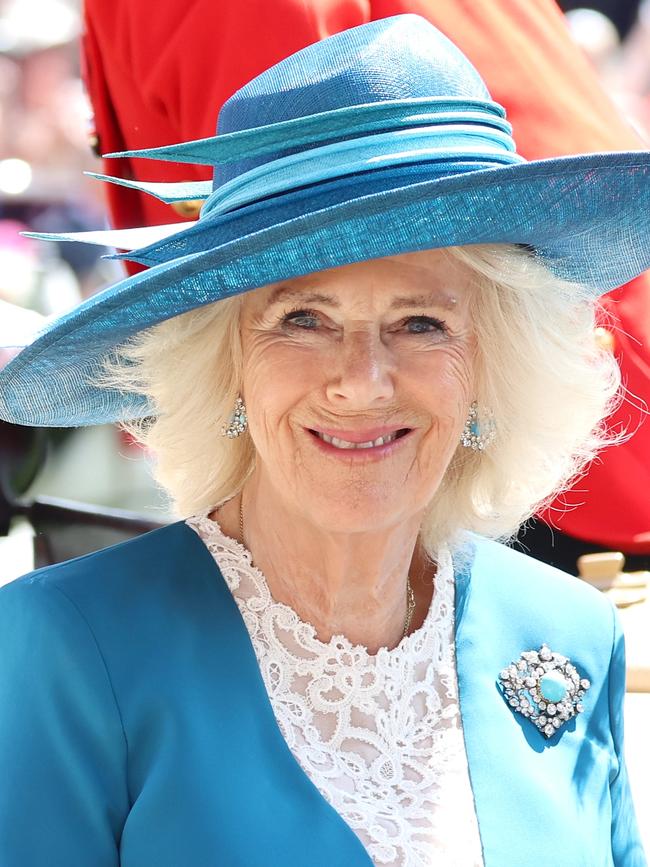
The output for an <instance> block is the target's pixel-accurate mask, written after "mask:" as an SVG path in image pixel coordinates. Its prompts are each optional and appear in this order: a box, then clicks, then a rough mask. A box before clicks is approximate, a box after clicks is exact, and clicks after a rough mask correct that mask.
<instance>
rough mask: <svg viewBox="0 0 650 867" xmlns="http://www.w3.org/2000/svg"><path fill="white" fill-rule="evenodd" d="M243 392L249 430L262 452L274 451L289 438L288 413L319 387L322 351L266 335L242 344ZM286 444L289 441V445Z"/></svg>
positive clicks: (321, 371) (321, 375)
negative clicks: (284, 435) (286, 435)
mask: <svg viewBox="0 0 650 867" xmlns="http://www.w3.org/2000/svg"><path fill="white" fill-rule="evenodd" d="M242 348H243V352H244V364H243V396H244V401H245V403H246V405H247V407H248V419H249V430H250V434H251V437H252V438H253V442H254V443H255V446H256V448H257V450H258V452H260V453H261V454H262V455H264V454H269V453H272V452H275V453H277V451H278V449H280V448H282V445H283V443H284V444H285V445H286V444H287V443H288V442H289V441H288V440H287V439H286V437H283V436H282V434H283V433H288V432H289V428H288V424H289V415H290V413H291V411H292V410H293V409H294V408H295V407H296V406H297V405H298V404H300V403H301V402H302V401H304V400H305V398H307V397H309V396H310V395H313V394H314V392H316V391H318V389H319V388H320V387H322V383H323V375H324V374H323V371H325V370H327V369H328V365H327V364H325V363H324V360H323V358H322V353H319V352H317V351H315V350H314V349H313V348H310V349H309V350H307V349H306V348H304V347H300V346H295V345H292V344H290V343H287V342H286V341H280V340H277V339H273V338H270V337H268V336H266V335H263V336H260V337H259V338H257V339H252V340H250V341H248V343H247V344H246V343H244V344H243V347H242ZM289 447H290V445H289Z"/></svg>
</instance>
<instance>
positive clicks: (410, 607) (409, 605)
mask: <svg viewBox="0 0 650 867" xmlns="http://www.w3.org/2000/svg"><path fill="white" fill-rule="evenodd" d="M239 533H240V535H241V543H242V545H244V498H243V496H240V497H239ZM414 611H415V593H414V592H413V588H412V587H411V580H410V578H409V576H408V575H407V576H406V618H405V619H404V631H403V632H402V638H406V636H407V635H408V634H409V630H410V628H411V620H412V619H413V612H414Z"/></svg>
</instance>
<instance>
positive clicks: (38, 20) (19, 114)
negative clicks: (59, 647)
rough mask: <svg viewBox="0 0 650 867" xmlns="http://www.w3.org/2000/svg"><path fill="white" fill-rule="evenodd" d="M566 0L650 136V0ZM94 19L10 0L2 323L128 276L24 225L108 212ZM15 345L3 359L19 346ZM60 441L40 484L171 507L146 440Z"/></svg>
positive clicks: (96, 437) (134, 504)
mask: <svg viewBox="0 0 650 867" xmlns="http://www.w3.org/2000/svg"><path fill="white" fill-rule="evenodd" d="M560 5H561V6H562V8H563V11H564V12H565V15H566V22H567V26H568V27H569V29H570V32H571V34H572V36H573V38H574V40H575V41H576V42H577V43H578V44H579V45H580V46H581V48H582V50H583V51H584V52H585V53H586V54H587V55H588V57H589V58H590V60H591V62H592V64H593V66H594V67H595V68H596V69H597V71H598V74H599V76H600V78H601V80H602V82H603V84H604V86H605V88H606V89H607V91H608V93H609V94H610V96H611V97H612V98H613V100H614V102H615V103H616V104H617V105H618V106H619V108H620V110H621V112H622V113H623V114H624V115H625V116H626V117H627V118H628V120H629V122H630V123H631V124H632V125H633V126H634V127H635V128H636V129H637V130H638V131H639V133H640V134H641V136H643V137H644V138H646V139H647V140H649V142H650V0H643V2H640V3H639V2H630V0H609V2H607V0H602V2H599V3H593V4H591V6H590V8H585V7H584V6H582V4H580V3H571V2H565V3H562V4H560ZM82 29H83V9H82V3H81V0H0V332H1V331H2V329H3V328H4V329H5V331H6V330H7V329H8V328H11V329H12V330H13V332H14V333H16V334H18V333H19V332H20V331H21V329H24V330H25V331H29V329H30V328H31V327H32V320H31V318H30V314H29V313H27V312H26V313H25V314H24V318H23V319H20V321H19V319H18V318H16V311H15V310H13V313H11V316H12V317H14V318H13V319H11V321H10V309H9V308H8V307H3V302H9V303H11V304H14V305H18V306H19V307H20V308H22V309H24V310H25V311H33V312H34V313H36V314H40V315H42V316H46V317H47V316H52V315H58V314H60V313H62V312H64V311H65V310H66V309H68V308H70V307H72V306H74V305H75V304H77V303H78V302H79V301H80V300H81V299H83V298H85V297H88V296H90V295H91V294H93V293H94V292H96V291H97V290H98V289H99V288H101V286H102V285H106V284H107V283H109V282H113V281H114V280H116V279H118V278H119V276H120V274H121V265H118V264H116V263H115V262H112V261H110V260H106V259H103V258H102V253H104V252H106V251H105V250H102V249H101V248H98V247H93V246H85V245H73V244H65V243H64V244H51V243H43V242H38V241H34V240H31V239H28V238H25V237H23V236H22V235H20V234H19V233H20V232H21V231H22V230H33V231H46V232H56V231H64V230H65V231H82V230H86V229H88V230H90V229H96V228H101V227H104V226H105V225H106V222H107V217H106V213H107V212H106V208H105V205H104V202H103V199H102V196H103V195H104V190H103V189H102V185H101V184H99V183H97V181H95V180H93V179H91V178H88V177H85V176H84V175H83V172H84V170H91V171H92V170H95V171H97V170H100V164H99V159H98V154H97V153H96V150H97V142H96V138H95V136H94V133H93V121H92V114H91V110H90V103H89V100H88V97H87V95H86V93H85V90H84V85H83V70H82V68H81V61H80V50H79V38H80V35H81V32H82ZM649 146H650V143H649ZM0 353H3V350H0ZM4 353H5V354H4V356H3V355H0V365H1V364H2V363H3V362H6V361H7V360H8V358H9V357H10V354H11V350H8V351H7V350H4ZM75 437H76V438H75ZM53 441H54V442H56V448H55V449H54V451H55V456H54V458H53V459H52V460H50V461H49V462H48V464H47V466H46V468H45V472H44V473H43V474H42V475H41V477H40V480H39V482H38V484H39V486H40V487H39V493H47V494H51V495H58V496H64V497H70V498H73V499H80V500H87V501H88V502H95V503H100V504H103V505H110V506H122V507H130V508H144V509H147V508H149V507H150V506H152V505H154V507H157V506H159V505H160V501H159V497H158V495H157V494H156V493H155V492H154V491H153V489H152V486H151V484H150V483H149V482H148V481H147V477H146V474H145V473H144V471H143V469H142V467H141V465H142V461H141V460H140V457H141V456H140V454H139V452H138V450H137V448H136V447H134V446H133V444H132V443H129V442H128V441H127V440H125V439H124V438H123V437H122V436H121V435H120V434H118V433H117V431H116V430H114V429H112V428H111V429H108V430H106V431H101V430H99V431H94V432H86V433H85V434H84V435H83V437H82V438H80V437H79V436H77V435H73V437H72V440H71V438H70V437H69V436H68V437H66V436H64V435H60V436H58V437H55V438H54V439H53ZM98 450H99V454H100V455H101V458H100V459H98V458H97V455H98ZM84 461H86V462H87V463H84ZM87 467H91V468H92V472H87Z"/></svg>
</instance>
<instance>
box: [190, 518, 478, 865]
mask: <svg viewBox="0 0 650 867" xmlns="http://www.w3.org/2000/svg"><path fill="white" fill-rule="evenodd" d="M209 513H210V510H208V512H204V513H201V514H200V515H197V516H194V517H193V518H190V519H188V521H187V524H188V525H189V526H190V527H191V528H192V529H193V530H194V531H195V532H196V533H197V534H198V535H199V537H200V538H201V539H202V541H203V542H204V544H205V545H206V546H207V548H208V550H209V551H210V552H211V554H212V555H213V557H214V558H215V560H216V561H217V564H218V566H219V568H220V570H221V572H222V574H223V576H224V579H225V581H226V583H227V585H228V587H229V589H230V592H231V593H232V595H233V597H234V599H235V601H236V603H237V605H238V607H239V610H240V612H241V614H242V617H243V620H244V623H245V625H246V628H247V629H248V632H249V635H250V638H251V641H252V644H253V648H254V650H255V654H256V656H257V660H258V664H259V666H260V670H261V674H262V677H263V680H264V683H265V686H266V690H267V692H268V695H269V699H270V702H271V705H272V708H273V711H274V713H275V716H276V719H277V721H278V725H279V728H280V730H281V732H282V734H283V736H284V738H285V740H286V742H287V744H288V746H289V748H290V749H291V751H292V752H293V754H294V756H295V758H296V759H297V761H298V762H299V764H300V765H301V767H302V769H303V770H304V771H305V773H306V774H307V775H308V776H309V777H310V779H311V780H312V782H313V783H314V784H315V785H316V786H317V788H318V789H319V791H320V792H321V794H322V795H323V797H324V798H326V800H328V801H329V802H330V803H331V804H332V806H333V807H334V808H335V809H336V810H337V812H338V813H339V815H340V816H341V817H342V818H343V819H344V820H345V821H346V822H347V824H348V825H349V826H350V827H351V828H352V830H353V831H354V832H355V833H356V834H357V836H358V837H359V838H360V840H361V842H362V843H363V844H364V846H365V848H366V850H367V851H368V853H369V855H370V857H371V859H372V860H373V862H374V864H375V865H376V867H430V865H434V864H435V865H443V864H444V865H445V867H456V865H457V867H461V865H462V867H482V865H483V860H482V855H481V845H480V840H479V834H478V826H477V822H476V814H475V811H474V801H473V796H472V791H471V788H470V783H469V775H468V769H467V759H466V755H465V746H464V741H463V735H462V728H461V721H460V712H459V706H458V686H457V680H456V666H455V656H454V641H453V630H454V581H453V568H452V563H451V557H450V555H449V553H448V552H447V551H443V552H441V555H440V556H439V558H438V573H437V576H436V588H435V593H434V596H433V601H432V603H431V606H430V609H429V612H428V614H427V617H426V619H425V622H424V623H423V624H422V626H421V627H420V628H419V629H417V630H416V631H414V632H413V633H411V634H410V635H407V636H406V637H405V638H403V639H402V641H401V642H400V643H399V644H398V646H397V647H395V648H393V649H391V650H388V649H387V648H380V649H379V651H378V652H377V653H376V654H375V655H371V654H369V653H368V652H367V650H366V648H364V647H362V646H360V645H352V644H351V643H350V642H349V641H348V640H347V639H346V638H345V637H344V636H341V635H335V636H333V637H332V639H331V640H330V641H329V642H327V643H323V642H322V641H320V640H319V639H318V638H317V636H316V633H315V630H314V627H313V626H311V625H310V624H308V623H304V622H303V621H301V620H300V619H299V617H298V616H297V614H296V613H295V611H293V609H292V608H290V607H289V606H288V605H285V604H283V603H280V602H276V601H275V600H274V599H273V597H272V596H271V593H270V591H269V588H268V585H267V582H266V579H265V577H264V575H263V574H262V573H261V572H260V570H259V569H257V568H256V567H255V566H254V565H253V564H252V560H251V554H250V552H249V551H248V550H247V549H246V548H245V547H244V546H243V545H241V544H240V543H239V542H237V541H236V540H235V539H232V538H230V537H229V536H226V535H225V534H224V533H223V532H222V530H221V528H220V527H219V524H218V523H217V522H216V521H214V520H212V519H210V518H209V517H208V514H209Z"/></svg>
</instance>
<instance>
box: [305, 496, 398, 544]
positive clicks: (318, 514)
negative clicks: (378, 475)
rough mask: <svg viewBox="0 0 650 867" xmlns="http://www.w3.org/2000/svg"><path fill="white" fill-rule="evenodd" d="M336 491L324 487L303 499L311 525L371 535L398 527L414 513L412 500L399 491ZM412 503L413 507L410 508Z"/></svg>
mask: <svg viewBox="0 0 650 867" xmlns="http://www.w3.org/2000/svg"><path fill="white" fill-rule="evenodd" d="M373 487H374V486H369V488H370V489H369V490H355V489H353V490H349V489H348V490H345V489H339V490H333V491H331V492H330V493H329V494H328V492H327V490H326V489H325V488H321V489H320V491H319V492H318V493H316V494H314V493H313V492H312V493H311V494H310V495H308V496H305V498H304V499H303V500H302V502H304V503H305V504H307V503H308V505H305V507H304V513H305V514H306V515H308V516H309V518H310V519H311V521H312V523H314V524H315V525H316V526H318V527H320V528H321V529H322V530H323V531H325V532H330V533H368V532H376V531H377V530H380V529H383V528H386V529H388V528H389V527H391V526H394V525H396V524H399V523H400V522H401V521H403V520H406V519H407V518H408V517H409V516H410V515H411V514H412V512H413V506H412V503H413V499H412V498H409V497H405V496H404V491H401V492H400V493H399V494H397V493H396V491H397V490H398V489H396V488H392V489H391V491H390V492H387V491H386V486H383V485H382V486H380V489H379V490H372V488H373ZM409 503H410V504H411V505H410V506H409Z"/></svg>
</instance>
